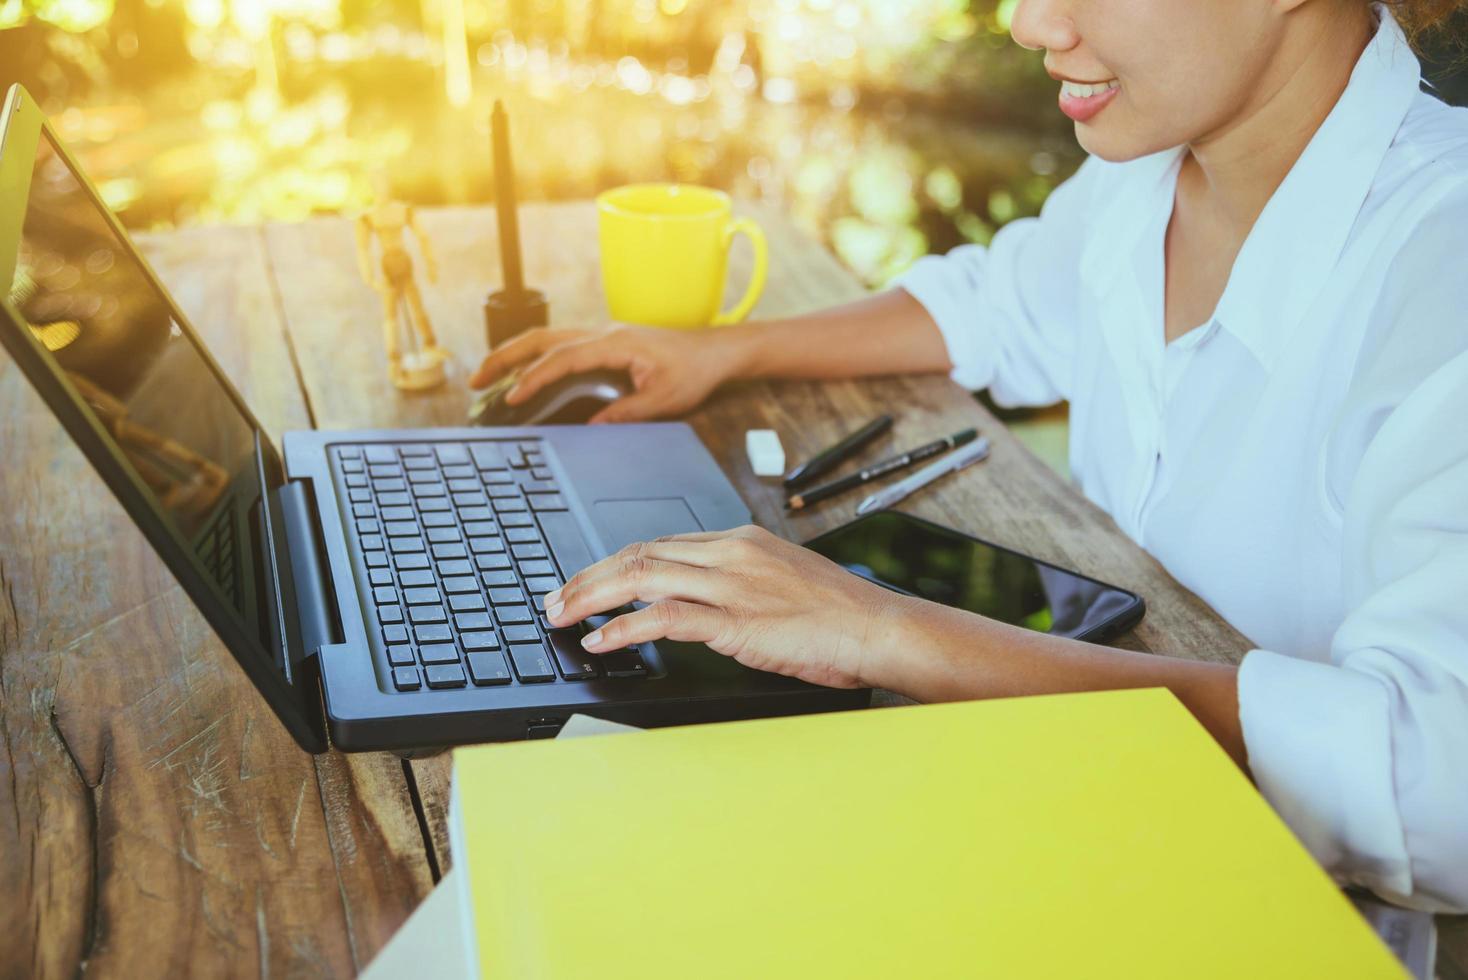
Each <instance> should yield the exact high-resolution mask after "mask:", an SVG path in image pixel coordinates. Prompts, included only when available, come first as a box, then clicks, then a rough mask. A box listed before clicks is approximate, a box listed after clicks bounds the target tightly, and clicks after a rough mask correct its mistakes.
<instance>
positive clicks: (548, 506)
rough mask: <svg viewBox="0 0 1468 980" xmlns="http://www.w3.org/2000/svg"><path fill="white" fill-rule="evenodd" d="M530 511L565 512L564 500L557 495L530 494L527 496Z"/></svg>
mask: <svg viewBox="0 0 1468 980" xmlns="http://www.w3.org/2000/svg"><path fill="white" fill-rule="evenodd" d="M529 499H530V508H531V510H536V511H541V510H565V509H566V498H565V497H562V496H561V495H560V494H558V493H532V494H530V495H529Z"/></svg>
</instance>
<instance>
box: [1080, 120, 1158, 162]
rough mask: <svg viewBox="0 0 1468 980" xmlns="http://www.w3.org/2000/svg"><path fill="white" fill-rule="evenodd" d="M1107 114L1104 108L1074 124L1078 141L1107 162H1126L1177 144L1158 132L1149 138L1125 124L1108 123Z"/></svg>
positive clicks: (1085, 148)
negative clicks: (1128, 130)
mask: <svg viewBox="0 0 1468 980" xmlns="http://www.w3.org/2000/svg"><path fill="white" fill-rule="evenodd" d="M1105 116H1106V113H1104V112H1103V113H1102V114H1101V115H1100V116H1098V117H1097V118H1096V119H1094V120H1092V121H1090V122H1083V123H1082V122H1078V123H1076V124H1075V127H1076V142H1078V143H1080V144H1081V149H1083V150H1085V151H1086V152H1087V153H1089V154H1090V155H1091V156H1093V157H1100V158H1101V159H1102V160H1105V161H1106V162H1108V163H1126V162H1127V161H1128V160H1137V159H1140V158H1142V157H1145V156H1151V155H1152V154H1153V153H1160V152H1162V151H1163V150H1168V149H1171V148H1172V147H1174V146H1177V145H1178V144H1177V143H1169V142H1166V141H1163V140H1159V139H1157V138H1156V136H1152V137H1150V138H1147V137H1142V136H1139V135H1138V134H1136V133H1128V132H1127V131H1126V130H1125V128H1124V127H1122V126H1119V125H1115V124H1114V123H1113V124H1110V125H1108V122H1107V120H1106V119H1105Z"/></svg>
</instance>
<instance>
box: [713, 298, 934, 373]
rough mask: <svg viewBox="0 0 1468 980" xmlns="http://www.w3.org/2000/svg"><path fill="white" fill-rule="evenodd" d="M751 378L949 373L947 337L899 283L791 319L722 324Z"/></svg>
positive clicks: (740, 368) (740, 366)
mask: <svg viewBox="0 0 1468 980" xmlns="http://www.w3.org/2000/svg"><path fill="white" fill-rule="evenodd" d="M722 329H723V331H725V332H727V336H728V338H729V339H730V340H731V341H732V342H733V343H734V344H735V345H736V347H737V348H738V351H739V353H738V354H737V355H736V358H737V360H738V368H737V371H736V373H737V374H738V376H740V377H746V378H820V379H831V378H857V377H864V376H870V375H879V374H921V373H933V372H940V371H949V370H951V369H952V365H951V364H950V363H949V360H948V348H947V345H946V344H944V342H943V335H942V334H941V333H939V332H938V326H937V324H935V323H934V322H933V318H932V317H930V316H929V315H928V313H927V311H926V310H924V309H923V307H922V304H920V303H918V301H917V300H915V299H913V298H912V296H910V295H909V294H908V293H907V292H905V291H904V290H901V289H892V290H889V291H887V292H883V293H877V294H875V295H872V296H868V297H866V298H865V299H860V300H857V301H856V302H853V303H848V304H845V305H844V306H837V307H833V308H831V309H829V310H822V311H820V312H818V313H810V314H807V315H805V316H801V317H795V318H792V319H789V320H769V321H763V322H758V323H747V324H741V325H739V326H736V327H724V328H722Z"/></svg>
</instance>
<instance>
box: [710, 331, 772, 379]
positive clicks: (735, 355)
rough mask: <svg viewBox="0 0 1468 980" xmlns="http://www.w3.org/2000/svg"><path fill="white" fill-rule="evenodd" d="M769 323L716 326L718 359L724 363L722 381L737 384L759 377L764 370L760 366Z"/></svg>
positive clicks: (762, 363) (762, 360) (768, 332)
mask: <svg viewBox="0 0 1468 980" xmlns="http://www.w3.org/2000/svg"><path fill="white" fill-rule="evenodd" d="M771 326H772V324H770V323H765V322H756V323H739V324H734V325H733V326H728V327H719V328H718V329H717V332H716V334H715V336H716V337H717V338H718V341H719V344H718V345H719V347H720V348H721V350H720V351H719V356H720V358H721V359H722V360H723V363H724V367H725V370H724V380H726V381H738V380H741V379H744V378H754V377H760V376H761V375H763V374H764V372H765V371H766V370H767V367H766V365H765V363H764V360H765V358H764V354H765V346H766V344H767V343H768V342H769V334H770V328H771Z"/></svg>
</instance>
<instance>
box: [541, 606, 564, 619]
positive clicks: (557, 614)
mask: <svg viewBox="0 0 1468 980" xmlns="http://www.w3.org/2000/svg"><path fill="white" fill-rule="evenodd" d="M565 608H566V604H565V603H564V602H547V603H546V604H545V614H546V615H547V616H549V617H550V618H551V619H560V618H561V610H562V609H565Z"/></svg>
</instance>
